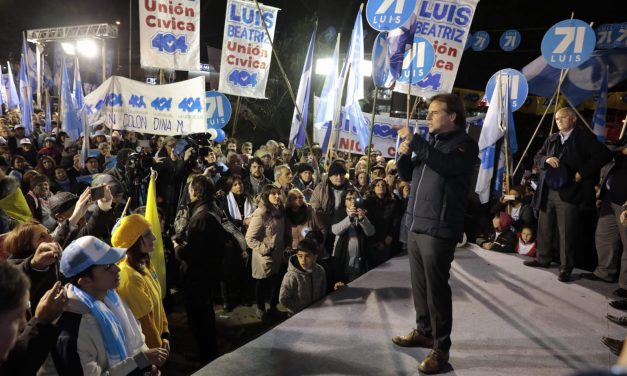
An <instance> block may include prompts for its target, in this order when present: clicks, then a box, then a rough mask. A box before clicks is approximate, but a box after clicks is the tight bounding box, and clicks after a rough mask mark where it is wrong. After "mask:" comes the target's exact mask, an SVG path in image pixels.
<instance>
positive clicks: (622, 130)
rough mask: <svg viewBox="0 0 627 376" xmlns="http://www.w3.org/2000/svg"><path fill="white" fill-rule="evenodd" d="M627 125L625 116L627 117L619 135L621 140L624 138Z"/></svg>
mask: <svg viewBox="0 0 627 376" xmlns="http://www.w3.org/2000/svg"><path fill="white" fill-rule="evenodd" d="M626 125H627V116H625V119H623V129H621V131H620V136H618V139H619V140H622V139H623V136H624V135H625V126H626Z"/></svg>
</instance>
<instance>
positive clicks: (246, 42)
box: [218, 0, 279, 99]
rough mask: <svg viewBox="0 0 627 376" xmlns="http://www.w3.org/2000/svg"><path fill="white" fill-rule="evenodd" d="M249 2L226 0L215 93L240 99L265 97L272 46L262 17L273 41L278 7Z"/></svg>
mask: <svg viewBox="0 0 627 376" xmlns="http://www.w3.org/2000/svg"><path fill="white" fill-rule="evenodd" d="M260 8H261V11H262V15H260V14H259V11H258V10H257V6H256V5H255V3H253V2H251V1H240V0H229V1H228V3H227V5H226V19H225V22H224V36H223V42H222V59H221V63H220V85H219V88H218V91H220V92H221V93H224V94H231V95H238V96H240V97H250V98H260V99H265V98H266V94H265V93H266V83H267V82H268V75H269V74H270V62H271V61H272V45H271V44H270V39H269V38H268V35H267V34H266V31H265V29H264V26H263V22H262V18H263V20H264V21H265V24H266V26H267V27H268V32H269V34H270V37H271V38H274V29H275V26H276V18H277V14H278V12H279V9H278V8H274V7H269V6H265V5H260Z"/></svg>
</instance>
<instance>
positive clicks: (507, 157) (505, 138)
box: [499, 75, 511, 214]
mask: <svg viewBox="0 0 627 376" xmlns="http://www.w3.org/2000/svg"><path fill="white" fill-rule="evenodd" d="M509 84H510V82H509V75H508V76H507V77H506V89H507V90H506V92H505V97H506V98H507V101H506V102H505V107H503V100H502V97H500V98H499V102H500V103H501V110H502V111H501V121H502V122H503V123H504V124H505V126H504V133H503V145H504V147H505V173H504V176H503V193H504V194H508V193H509V184H510V180H509V173H510V168H509V163H510V162H509V160H510V154H509V153H510V150H509V110H510V108H509V90H510V86H509ZM506 210H507V214H511V207H510V206H509V205H507V209H506Z"/></svg>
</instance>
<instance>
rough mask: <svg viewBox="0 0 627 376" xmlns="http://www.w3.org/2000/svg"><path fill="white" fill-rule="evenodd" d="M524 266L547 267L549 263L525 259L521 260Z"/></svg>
mask: <svg viewBox="0 0 627 376" xmlns="http://www.w3.org/2000/svg"><path fill="white" fill-rule="evenodd" d="M523 264H524V265H525V266H530V267H532V268H548V267H549V265H550V264H543V263H541V262H538V260H527V261H525V262H523Z"/></svg>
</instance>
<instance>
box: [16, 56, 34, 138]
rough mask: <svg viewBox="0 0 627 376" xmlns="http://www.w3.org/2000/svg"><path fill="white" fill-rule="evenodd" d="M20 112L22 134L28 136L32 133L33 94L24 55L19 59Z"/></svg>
mask: <svg viewBox="0 0 627 376" xmlns="http://www.w3.org/2000/svg"><path fill="white" fill-rule="evenodd" d="M19 78H20V112H21V114H22V125H24V135H25V136H26V137H30V135H32V134H33V94H32V91H31V87H30V82H29V79H28V74H27V66H26V60H25V57H24V55H22V56H21V59H20V72H19Z"/></svg>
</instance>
